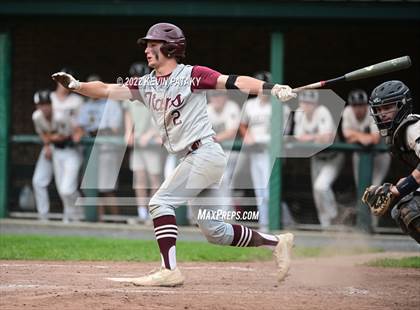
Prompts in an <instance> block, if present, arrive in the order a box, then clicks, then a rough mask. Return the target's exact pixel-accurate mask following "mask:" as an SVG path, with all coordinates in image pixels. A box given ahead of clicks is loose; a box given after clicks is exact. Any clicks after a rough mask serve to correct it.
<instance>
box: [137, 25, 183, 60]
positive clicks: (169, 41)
mask: <svg viewBox="0 0 420 310" xmlns="http://www.w3.org/2000/svg"><path fill="white" fill-rule="evenodd" d="M149 40H153V41H162V42H163V45H162V47H161V48H160V50H161V51H162V53H163V54H164V55H165V56H167V57H169V58H171V57H175V58H177V59H181V58H184V57H185V49H186V46H187V42H186V40H185V36H184V33H183V32H182V30H181V29H180V28H179V27H178V26H175V25H173V24H169V23H159V24H155V25H153V26H152V27H150V29H149V31H147V34H146V36H145V37H143V38H140V39H138V40H137V43H138V44H140V45H145V44H147V41H149Z"/></svg>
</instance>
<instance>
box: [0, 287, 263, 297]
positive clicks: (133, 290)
mask: <svg viewBox="0 0 420 310" xmlns="http://www.w3.org/2000/svg"><path fill="white" fill-rule="evenodd" d="M17 289H18V290H20V289H37V290H38V291H39V289H49V290H54V292H51V294H60V295H70V294H73V293H77V294H84V293H123V294H127V293H146V294H168V295H176V294H180V295H185V294H189V293H193V294H202V295H205V294H221V295H224V294H243V291H242V290H191V289H184V288H182V287H181V288H168V289H166V290H165V289H162V288H156V289H154V288H138V287H133V288H129V287H125V288H104V289H80V288H78V287H77V286H74V287H70V286H52V285H35V284H6V285H0V290H2V291H3V292H5V291H8V290H17ZM60 289H62V290H65V291H64V292H63V291H60ZM75 289H77V292H74V290H75ZM264 293H267V291H262V290H261V291H257V290H253V291H248V290H247V294H264Z"/></svg>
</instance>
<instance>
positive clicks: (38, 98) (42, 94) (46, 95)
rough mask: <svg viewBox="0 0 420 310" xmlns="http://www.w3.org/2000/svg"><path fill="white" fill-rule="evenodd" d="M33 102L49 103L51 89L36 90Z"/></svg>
mask: <svg viewBox="0 0 420 310" xmlns="http://www.w3.org/2000/svg"><path fill="white" fill-rule="evenodd" d="M34 103H35V104H37V105H38V104H50V103H51V91H49V90H48V89H42V90H38V91H37V92H36V93H35V94H34Z"/></svg>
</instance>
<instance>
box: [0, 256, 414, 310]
mask: <svg viewBox="0 0 420 310" xmlns="http://www.w3.org/2000/svg"><path fill="white" fill-rule="evenodd" d="M407 255H409V254H408V253H401V254H398V253H394V254H390V253H382V254H369V255H355V256H346V257H341V256H340V257H334V258H317V259H298V260H294V261H293V264H292V269H291V271H290V275H289V277H288V278H287V279H286V281H285V282H283V283H281V284H279V283H277V282H276V277H275V268H274V262H249V263H182V262H181V263H179V267H180V268H181V270H182V272H183V274H184V275H185V276H186V282H185V285H184V286H182V287H177V288H150V287H145V288H143V287H136V286H134V285H131V284H130V283H125V282H116V281H111V280H109V278H121V277H127V278H130V277H138V276H140V275H143V274H145V273H147V272H148V271H150V270H151V269H153V268H155V267H156V263H125V262H39V261H0V296H1V298H0V308H1V309H119V308H121V309H124V310H126V309H183V310H186V309H258V310H262V309H311V310H312V309H357V310H359V309H381V310H382V309H418V307H419V305H420V296H419V294H418V292H419V283H420V270H419V269H399V268H373V267H366V266H361V265H360V264H361V263H363V262H366V261H368V260H370V259H374V258H378V257H400V256H407ZM412 255H418V253H414V254H413V253H412Z"/></svg>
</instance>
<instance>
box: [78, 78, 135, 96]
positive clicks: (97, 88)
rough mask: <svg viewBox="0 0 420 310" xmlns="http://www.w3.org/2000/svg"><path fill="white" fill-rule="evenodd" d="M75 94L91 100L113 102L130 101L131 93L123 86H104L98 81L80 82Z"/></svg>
mask: <svg viewBox="0 0 420 310" xmlns="http://www.w3.org/2000/svg"><path fill="white" fill-rule="evenodd" d="M75 92H77V93H79V94H81V95H83V96H87V97H91V98H109V99H113V100H126V99H131V92H130V90H129V88H128V87H127V86H125V85H120V84H106V83H103V82H100V81H93V82H81V83H80V88H79V89H77V90H75Z"/></svg>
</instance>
